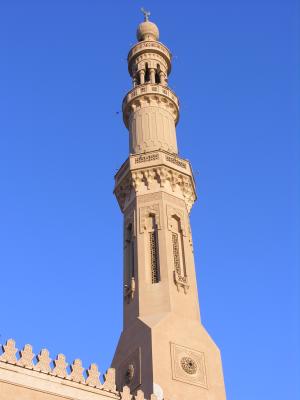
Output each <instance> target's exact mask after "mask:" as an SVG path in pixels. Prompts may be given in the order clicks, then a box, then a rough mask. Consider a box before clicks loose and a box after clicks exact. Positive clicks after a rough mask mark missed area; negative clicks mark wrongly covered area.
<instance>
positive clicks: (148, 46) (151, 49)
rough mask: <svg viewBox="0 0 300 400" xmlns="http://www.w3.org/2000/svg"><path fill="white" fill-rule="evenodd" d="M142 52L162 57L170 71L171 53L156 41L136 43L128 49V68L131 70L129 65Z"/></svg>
mask: <svg viewBox="0 0 300 400" xmlns="http://www.w3.org/2000/svg"><path fill="white" fill-rule="evenodd" d="M143 53H157V54H159V55H160V56H162V57H163V58H164V60H165V61H166V63H167V65H168V74H169V73H170V72H171V59H172V54H171V52H170V50H169V49H168V48H167V47H166V46H165V45H163V44H162V43H160V42H158V41H153V40H151V41H146V40H143V41H142V42H138V43H136V44H135V45H134V46H133V47H132V48H131V49H130V51H129V53H128V56H127V61H128V70H129V73H130V71H131V65H132V63H133V62H134V61H135V59H136V58H137V57H139V56H140V55H141V54H143Z"/></svg>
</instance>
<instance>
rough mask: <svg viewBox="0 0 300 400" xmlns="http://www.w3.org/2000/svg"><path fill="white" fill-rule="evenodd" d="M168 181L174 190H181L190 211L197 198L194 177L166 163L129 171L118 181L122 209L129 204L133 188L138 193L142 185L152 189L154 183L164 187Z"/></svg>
mask: <svg viewBox="0 0 300 400" xmlns="http://www.w3.org/2000/svg"><path fill="white" fill-rule="evenodd" d="M167 182H169V184H170V186H171V189H172V191H173V192H177V191H178V190H179V191H180V192H181V193H182V196H183V198H184V201H185V204H186V206H187V209H188V211H190V210H191V208H192V205H193V204H194V202H195V200H196V193H195V188H194V182H193V179H192V177H191V176H188V175H185V174H183V173H180V172H178V171H176V170H174V169H172V168H171V167H167V166H165V165H161V166H153V167H147V168H144V169H139V170H134V171H132V172H130V171H129V172H128V174H127V175H126V176H125V177H124V178H123V179H122V180H120V181H119V182H118V184H117V186H116V188H115V191H114V193H115V195H116V197H117V200H118V202H119V205H120V207H121V209H122V210H124V207H125V204H126V202H127V204H128V201H129V198H130V196H131V191H132V188H133V189H134V190H135V192H136V193H139V191H140V190H141V189H142V187H144V188H145V187H146V188H147V190H151V189H152V187H153V184H154V183H156V184H157V183H158V184H159V185H160V187H162V188H164V187H165V185H166V183H167ZM174 199H175V197H174ZM174 201H175V200H174Z"/></svg>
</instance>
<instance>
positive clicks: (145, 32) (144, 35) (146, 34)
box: [136, 8, 159, 41]
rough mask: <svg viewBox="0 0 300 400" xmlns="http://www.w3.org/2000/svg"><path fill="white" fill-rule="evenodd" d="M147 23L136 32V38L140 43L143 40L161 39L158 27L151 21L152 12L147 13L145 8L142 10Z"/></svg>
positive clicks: (141, 25)
mask: <svg viewBox="0 0 300 400" xmlns="http://www.w3.org/2000/svg"><path fill="white" fill-rule="evenodd" d="M141 10H142V12H143V14H144V18H145V21H144V22H142V23H141V24H140V25H139V26H138V28H137V31H136V37H137V39H138V40H139V41H141V40H158V39H159V30H158V27H157V26H156V25H155V24H154V23H153V22H150V21H149V16H150V12H149V11H145V10H144V9H143V8H142V9H141Z"/></svg>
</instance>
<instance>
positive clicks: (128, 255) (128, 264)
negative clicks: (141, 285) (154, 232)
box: [125, 224, 135, 284]
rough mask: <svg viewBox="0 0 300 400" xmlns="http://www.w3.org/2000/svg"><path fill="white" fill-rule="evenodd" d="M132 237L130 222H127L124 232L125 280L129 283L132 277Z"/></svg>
mask: <svg viewBox="0 0 300 400" xmlns="http://www.w3.org/2000/svg"><path fill="white" fill-rule="evenodd" d="M134 262H135V261H134V238H133V227H132V224H128V226H127V227H126V232H125V275H126V276H125V282H126V284H130V282H131V278H134V275H135V271H134Z"/></svg>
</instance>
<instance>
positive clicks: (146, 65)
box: [145, 63, 150, 83]
mask: <svg viewBox="0 0 300 400" xmlns="http://www.w3.org/2000/svg"><path fill="white" fill-rule="evenodd" d="M146 82H150V69H149V67H148V63H146V64H145V83H146Z"/></svg>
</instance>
